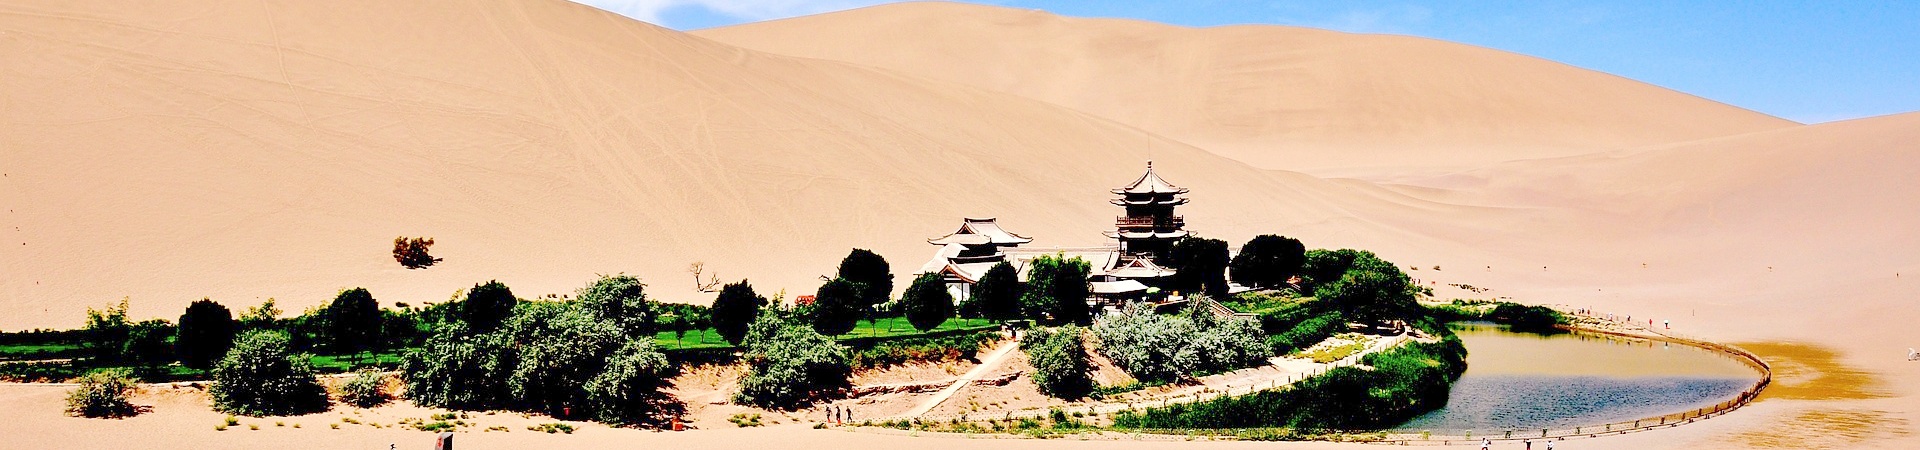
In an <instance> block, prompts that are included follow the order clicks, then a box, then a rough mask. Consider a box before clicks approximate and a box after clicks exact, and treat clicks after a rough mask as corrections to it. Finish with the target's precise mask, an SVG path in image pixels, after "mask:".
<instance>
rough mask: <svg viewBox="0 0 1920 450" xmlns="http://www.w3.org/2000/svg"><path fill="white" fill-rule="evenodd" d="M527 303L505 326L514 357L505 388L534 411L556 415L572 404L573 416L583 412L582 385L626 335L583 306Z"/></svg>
mask: <svg viewBox="0 0 1920 450" xmlns="http://www.w3.org/2000/svg"><path fill="white" fill-rule="evenodd" d="M529 306H532V307H529V308H526V309H525V310H524V311H522V313H520V314H517V315H515V316H514V318H513V323H512V325H511V329H510V330H509V331H510V332H511V333H512V335H513V336H514V337H513V339H512V342H514V343H515V344H514V345H515V346H517V347H518V353H519V355H518V356H519V360H518V361H517V364H515V365H514V366H513V370H512V371H511V372H509V373H508V375H507V387H508V388H509V390H510V391H511V392H512V394H513V396H514V399H515V400H516V403H519V404H520V405H523V407H526V408H530V409H532V410H534V411H539V412H542V413H546V414H548V415H553V416H556V417H558V416H564V415H566V412H567V409H566V408H567V407H569V406H573V407H575V408H574V410H575V411H576V412H575V413H576V414H578V413H581V412H585V411H586V410H587V408H584V407H581V406H584V405H588V404H590V402H588V401H587V399H586V398H585V396H586V392H585V391H583V390H582V389H581V387H582V386H585V385H586V384H587V382H588V380H591V379H593V378H594V377H595V376H597V375H599V374H600V371H601V370H602V368H603V367H604V366H605V364H606V361H607V357H608V356H609V355H611V354H612V353H613V351H614V350H616V349H619V348H620V347H621V346H622V345H624V344H625V343H626V342H627V335H626V334H625V332H623V331H622V330H621V328H620V327H619V326H618V325H616V324H615V323H614V322H613V321H611V320H606V319H604V318H601V317H598V316H597V315H596V314H595V313H594V312H593V311H591V310H589V309H588V308H585V307H582V306H585V305H578V304H567V303H544V304H538V305H529ZM651 338H652V336H644V337H643V339H647V340H651Z"/></svg>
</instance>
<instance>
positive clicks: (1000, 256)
mask: <svg viewBox="0 0 1920 450" xmlns="http://www.w3.org/2000/svg"><path fill="white" fill-rule="evenodd" d="M1028 242H1033V238H1029V237H1026V236H1021V235H1017V234H1013V233H1009V232H1007V230H1004V229H1001V228H1000V224H999V223H998V222H997V221H995V220H994V219H993V218H992V217H967V218H964V219H962V220H961V221H960V228H959V229H958V230H954V232H952V233H948V234H947V235H946V236H941V237H937V238H933V239H928V240H927V243H928V244H933V245H938V246H940V250H939V251H938V252H936V253H934V256H933V259H932V260H930V261H927V263H926V264H924V265H922V266H921V267H920V272H922V273H938V274H940V276H941V279H942V280H943V281H945V282H946V284H947V290H948V291H949V292H950V293H952V294H953V296H954V298H957V299H966V298H969V297H970V296H971V295H972V286H973V284H974V283H978V282H980V277H981V276H983V275H986V273H987V269H990V268H993V265H994V264H998V263H1000V262H1002V261H1006V260H1007V254H1006V250H1009V249H1013V248H1015V247H1019V246H1020V244H1025V243H1028Z"/></svg>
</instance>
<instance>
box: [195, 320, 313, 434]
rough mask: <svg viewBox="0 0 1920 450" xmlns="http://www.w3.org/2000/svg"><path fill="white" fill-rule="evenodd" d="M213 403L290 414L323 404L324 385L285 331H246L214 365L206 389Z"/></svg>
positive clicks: (245, 411) (266, 413)
mask: <svg viewBox="0 0 1920 450" xmlns="http://www.w3.org/2000/svg"><path fill="white" fill-rule="evenodd" d="M207 394H208V395H209V396H211V397H212V398H213V408H214V409H216V410H219V411H223V412H227V413H233V414H244V415H249V416H290V415H299V414H307V413H313V412H319V411H325V410H326V409H327V390H326V388H325V387H322V386H321V385H320V381H319V380H318V379H316V378H314V371H313V363H312V362H310V357H309V356H308V355H305V354H300V353H294V352H293V348H292V346H291V345H290V344H289V343H288V342H287V335H286V334H284V333H280V332H276V331H265V330H261V331H250V332H247V333H246V334H243V335H241V336H240V337H239V338H238V339H236V340H235V341H234V343H233V349H232V350H230V351H228V352H227V355H226V357H224V358H221V359H220V363H219V364H217V365H215V366H214V367H213V385H212V386H210V387H208V388H207Z"/></svg>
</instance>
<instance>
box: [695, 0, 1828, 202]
mask: <svg viewBox="0 0 1920 450" xmlns="http://www.w3.org/2000/svg"><path fill="white" fill-rule="evenodd" d="M693 34H694V35H697V36H702V37H707V38H712V39H714V40H718V41H721V42H726V43H729V44H734V45H738V46H741V47H745V48H750V49H756V50H763V51H767V52H771V53H778V54H783V55H793V56H803V57H808V58H820V59H826V60H833V61H845V62H850V63H855V64H861V65H866V66H872V67H881V68H886V69H891V70H897V71H900V72H903V73H907V74H912V75H916V76H920V77H925V78H929V79H936V80H945V81H953V82H957V83H964V84H968V85H972V86H977V87H981V88H985V89H989V90H994V91H999V92H1008V93H1013V94H1017V95H1020V96H1023V97H1028V98H1033V99H1038V100H1043V101H1047V102H1050V103H1054V104H1057V105H1061V106H1065V107H1068V108H1072V109H1076V110H1080V111H1085V112H1088V113H1092V114H1094V115H1098V116H1101V117H1105V118H1108V119H1112V120H1114V121H1117V122H1120V123H1124V124H1127V125H1131V126H1134V127H1137V128H1139V129H1142V130H1147V131H1151V132H1153V133H1155V134H1159V135H1162V136H1167V137H1170V138H1173V139H1175V140H1179V141H1181V142H1185V143H1188V144H1193V145H1195V146H1199V147H1201V148H1205V149H1208V150H1211V151H1214V152H1216V153H1219V154H1221V155H1225V156H1228V157H1232V158H1234V159H1238V160H1240V161H1243V162H1246V163H1248V164H1250V165H1253V166H1254V167H1260V168H1265V169H1280V170H1294V171H1304V172H1307V173H1313V174H1317V175H1341V176H1367V177H1369V178H1384V177H1392V176H1396V175H1400V174H1403V173H1406V172H1429V171H1433V170H1437V169H1463V168H1471V167H1475V166H1478V165H1483V164H1490V163H1496V162H1502V161H1507V160H1512V159H1521V158H1541V157H1550V156H1564V155H1574V154H1582V153H1589V152H1593V151H1597V150H1605V149H1618V148H1626V147H1634V146H1640V145H1651V144H1660V143H1667V142H1675V141H1683V140H1691V139H1699V138H1707V137H1715V136H1724V135H1729V134H1736V133H1743V132H1751V131H1760V130H1766V129H1773V128H1781V127H1787V126H1792V125H1794V123H1792V122H1790V121H1787V120H1783V119H1779V118H1775V117H1770V116H1767V115H1765V114H1760V113H1757V112H1754V111H1748V110H1744V109H1740V108H1737V107H1733V106H1729V105H1725V104H1721V103H1717V102H1714V101H1711V100H1706V99H1702V98H1698V97H1694V96H1692V95H1688V94H1684V93H1680V92H1675V91H1672V90H1669V89H1665V88H1661V87H1658V86H1652V85H1648V84H1646V83H1641V82H1638V81H1634V80H1629V79H1625V78H1621V77H1617V76H1613V75H1609V74H1606V73H1601V72H1596V71H1592V70H1586V69H1581V68H1578V67H1573V66H1568V65H1566V64H1561V63H1557V62H1553V61H1548V60H1543V59H1539V58H1534V57H1530V56H1526V55H1519V54H1514V53H1509V52H1503V51H1498V50H1493V49H1487V48H1481V47H1475V46H1470V45H1463V44H1457V43H1451V42H1444V41H1437V40H1432V39H1425V38H1417V37H1409V36H1391V35H1363V34H1350V33H1341V32H1335V31H1327V30H1319V29H1311V28H1300V27H1284V26H1224V27H1211V28H1187V27H1179V26H1172V25H1166V24H1159V23H1153V22H1143V21H1136V20H1125V19H1095V18H1073V17H1062V16H1058V15H1054V14H1052V13H1048V12H1045V11H1037V10H1025V9H1015V8H1001V7H988V6H979V5H968V4H961V3H905V4H892V5H882V6H875V7H869V8H862V9H856V10H851V11H843V12H836V13H827V14H820V15H814V16H807V17H798V18H792V19H785V20H774V21H767V22H759V23H750V24H744V25H736V26H730V27H722V28H715V29H708V30H699V31H695V32H694V33H693Z"/></svg>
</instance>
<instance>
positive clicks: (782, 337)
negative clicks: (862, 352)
mask: <svg viewBox="0 0 1920 450" xmlns="http://www.w3.org/2000/svg"><path fill="white" fill-rule="evenodd" d="M744 344H745V345H746V353H745V355H744V357H743V358H744V359H745V360H746V362H747V372H746V373H745V374H742V375H741V377H740V390H739V391H738V392H736V393H735V394H734V397H733V400H734V401H735V402H738V403H743V404H749V405H755V406H760V407H766V408H782V409H786V408H795V407H799V406H802V405H803V404H805V403H806V402H809V401H812V400H814V399H817V398H819V397H821V396H822V395H825V394H826V393H829V392H832V391H836V390H838V389H840V388H844V387H846V386H847V380H848V377H850V376H852V374H853V366H852V354H851V352H850V351H849V350H848V349H847V347H846V346H843V345H840V343H838V342H834V341H833V338H829V337H827V336H825V335H823V334H820V333H818V332H815V331H814V330H813V328H811V327H808V326H805V325H802V324H798V323H794V322H792V321H790V320H788V319H787V318H786V317H784V316H783V315H782V314H780V313H779V312H776V311H767V312H763V313H761V314H760V317H759V318H758V319H756V320H754V322H753V324H752V325H751V326H749V327H748V330H747V335H746V338H745V339H744Z"/></svg>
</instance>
